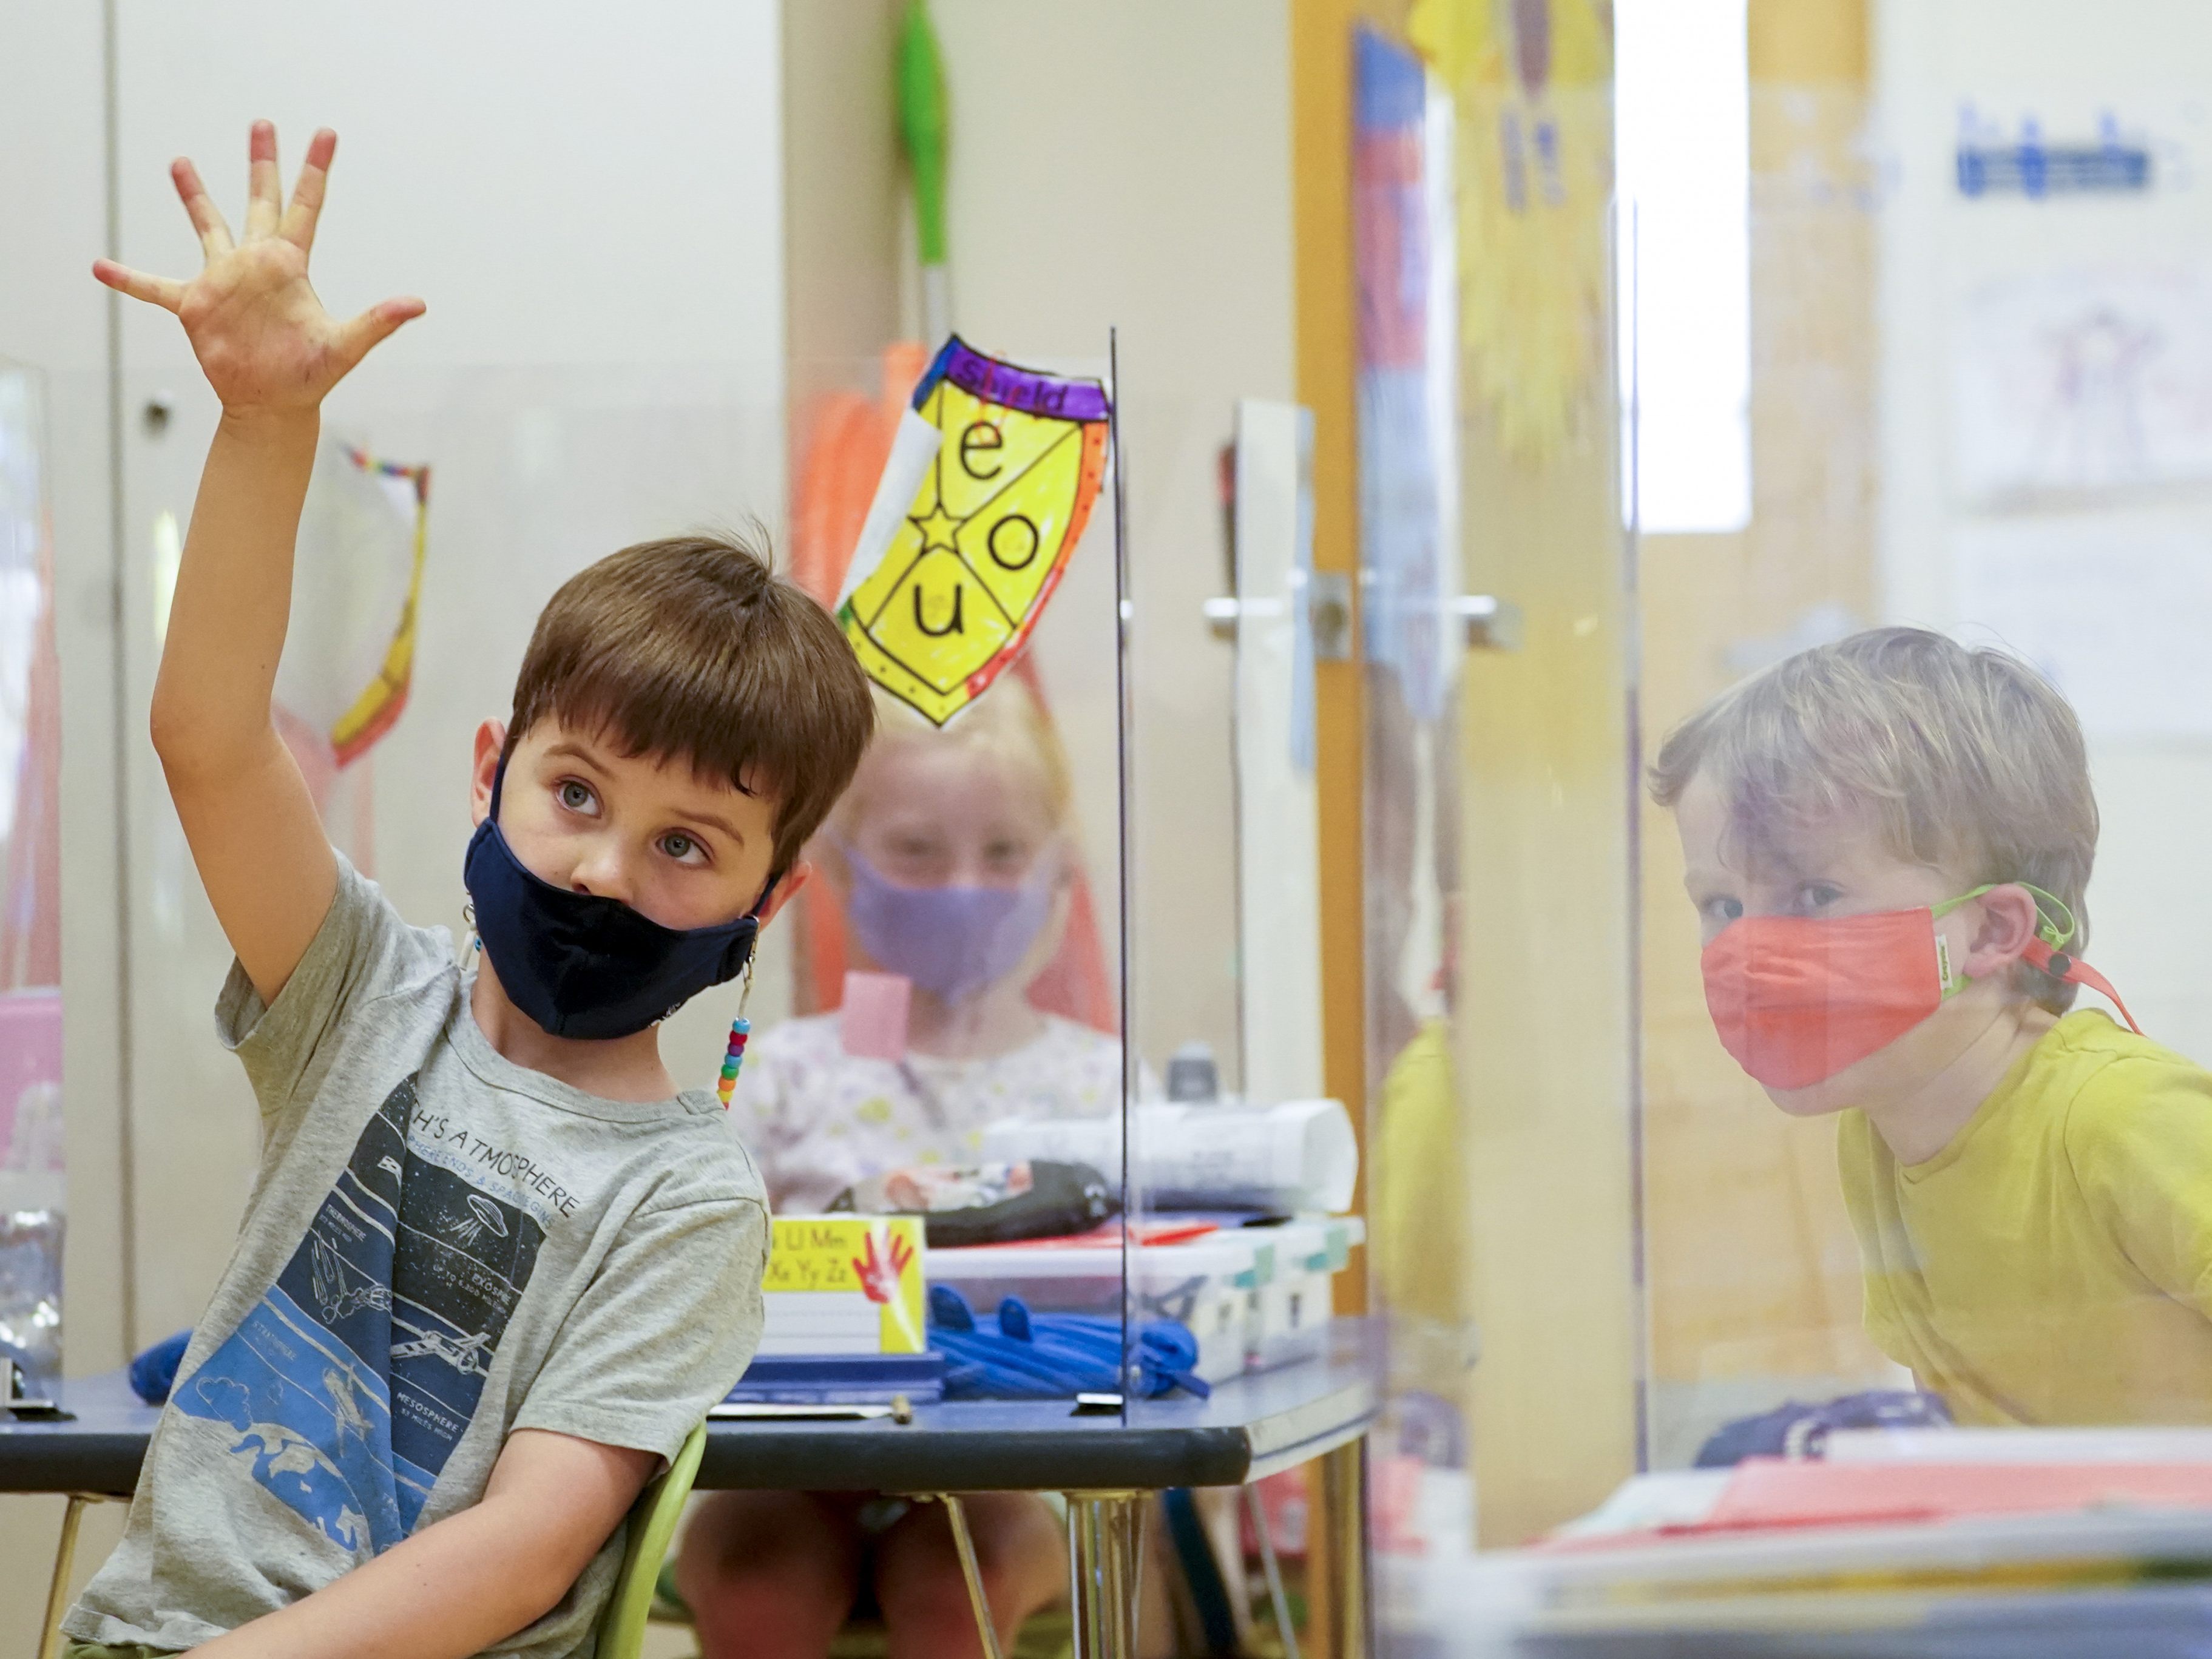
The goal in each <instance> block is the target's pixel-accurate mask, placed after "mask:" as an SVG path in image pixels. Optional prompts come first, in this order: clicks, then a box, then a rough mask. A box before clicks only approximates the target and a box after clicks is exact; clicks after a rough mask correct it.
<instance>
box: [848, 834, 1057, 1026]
mask: <svg viewBox="0 0 2212 1659" xmlns="http://www.w3.org/2000/svg"><path fill="white" fill-rule="evenodd" d="M842 851H843V853H844V854H845V863H846V865H847V866H848V868H849V869H850V870H851V871H852V873H853V894H852V897H851V899H850V901H849V902H848V903H847V905H846V908H845V918H846V920H847V921H849V922H850V923H851V924H852V927H853V933H854V938H855V939H858V941H859V942H860V948H861V949H862V950H863V951H866V952H867V953H868V955H869V956H870V957H872V958H873V959H874V960H875V961H876V962H877V963H879V964H880V965H881V966H882V967H883V968H884V969H886V970H887V971H888V972H890V973H894V974H903V975H906V977H907V978H908V979H910V980H912V981H914V982H915V984H916V985H917V986H919V987H921V989H923V990H925V991H927V992H929V993H930V994H932V995H933V996H935V997H938V998H939V999H941V1000H944V1001H946V1002H957V1001H958V1000H960V999H961V998H962V997H966V996H972V995H974V994H975V993H976V992H978V991H980V990H981V989H982V988H983V987H985V986H987V985H989V984H991V983H992V982H993V981H997V980H1001V979H1004V978H1005V977H1006V975H1008V974H1011V973H1012V972H1013V971H1014V969H1017V968H1018V967H1020V966H1021V963H1022V958H1023V957H1025V956H1027V955H1028V954H1029V952H1030V945H1034V944H1036V937H1037V935H1038V933H1041V932H1042V931H1043V928H1044V925H1045V922H1046V921H1047V920H1048V919H1049V918H1050V916H1051V915H1052V901H1053V894H1054V889H1055V888H1056V887H1057V886H1058V884H1059V881H1058V877H1059V862H1058V860H1056V859H1054V857H1052V856H1051V855H1050V854H1047V855H1045V856H1042V857H1040V858H1039V859H1038V860H1036V865H1035V866H1034V867H1033V868H1032V869H1031V870H1030V873H1029V875H1028V876H1027V877H1026V878H1024V880H1023V882H1022V884H1021V885H1020V886H1018V887H953V886H945V887H903V886H901V885H900V884H898V883H897V882H895V881H893V880H891V879H890V878H889V877H888V876H886V875H884V873H883V872H881V871H879V870H878V869H877V868H876V867H875V866H873V865H872V864H870V863H869V862H868V861H867V860H866V859H864V858H862V857H861V856H860V853H859V852H858V851H857V850H856V849H854V848H851V847H846V848H842Z"/></svg>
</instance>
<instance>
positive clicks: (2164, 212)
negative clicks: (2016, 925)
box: [1874, 0, 2212, 1060]
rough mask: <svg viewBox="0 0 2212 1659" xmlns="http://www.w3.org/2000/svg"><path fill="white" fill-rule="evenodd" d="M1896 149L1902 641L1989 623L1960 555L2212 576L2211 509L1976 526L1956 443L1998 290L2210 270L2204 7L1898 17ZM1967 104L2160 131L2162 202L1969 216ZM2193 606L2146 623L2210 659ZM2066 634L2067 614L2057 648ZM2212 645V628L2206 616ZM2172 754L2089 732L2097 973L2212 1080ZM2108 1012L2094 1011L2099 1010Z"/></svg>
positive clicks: (2211, 937)
mask: <svg viewBox="0 0 2212 1659" xmlns="http://www.w3.org/2000/svg"><path fill="white" fill-rule="evenodd" d="M1875 42H1876V51H1875V60H1874V61H1875V94H1876V102H1877V106H1878V110H1879V121H1880V125H1879V127H1878V134H1879V149H1880V153H1881V155H1882V157H1883V158H1884V162H1885V165H1886V167H1887V169H1888V172H1889V177H1890V189H1889V191H1888V192H1887V196H1886V197H1885V200H1884V204H1883V207H1882V211H1881V256H1880V257H1881V471H1882V477H1883V489H1882V511H1881V574H1882V581H1883V605H1884V610H1885V611H1886V613H1887V616H1888V617H1893V618H1895V619H1899V620H1912V621H1928V622H1932V623H1937V624H1939V625H1945V626H1948V625H1953V624H1955V623H1972V622H1973V621H1974V620H1975V618H1974V617H1972V616H1970V615H1965V614H1962V612H1963V609H1964V608H1963V607H1962V606H1961V605H1960V599H1959V595H1958V593H1957V591H1956V586H1955V584H1956V582H1957V580H1958V576H1959V562H1958V551H1959V543H1960V538H1961V537H1962V536H1974V535H1986V534H1990V533H1993V532H1994V533H1997V534H2004V533H2008V532H2010V531H2012V530H2014V529H2017V528H2020V527H2021V526H2033V525H2037V524H2040V525H2042V526H2049V527H2055V528H2056V529H2057V531H2058V532H2060V533H2061V534H2063V535H2065V536H2066V537H2068V538H2069V540H2070V541H2071V543H2072V544H2073V545H2074V547H2075V549H2077V550H2078V553H2079V556H2081V557H2082V558H2085V559H2087V560H2089V561H2092V562H2093V561H2095V560H2097V559H2099V558H2101V557H2107V556H2112V555H2115V554H2124V553H2126V552H2127V550H2129V549H2130V548H2131V547H2132V546H2135V545H2137V544H2141V543H2142V541H2143V540H2144V539H2145V538H2166V537H2172V538H2174V544H2175V545H2176V546H2177V547H2179V549H2181V550H2183V553H2182V562H2183V563H2193V562H2195V561H2196V559H2197V557H2198V556H2199V551H2198V550H2201V552H2202V553H2203V554H2204V555H2212V489H2209V488H2208V487H2206V486H2204V485H2202V484H2199V485H2196V486H2191V487H2185V488H2179V489H2171V490H2166V491H2160V492H2154V493H2152V492H2141V491H2138V492H2136V494H2135V495H2134V496H2133V497H2132V498H2130V499H2128V500H2125V501H2123V500H2119V499H2117V498H2115V499H2112V500H2106V501H2097V500H2087V499H2084V500H2079V501H2063V502H2045V503H2042V504H2039V505H2036V506H2032V507H2025V508H2022V509H2021V510H2018V511H2015V512H2008V513H2006V512H1990V511H1988V510H1981V509H1976V508H1973V507H1969V506H1967V505H1966V504H1965V503H1964V502H1963V501H1961V499H1960V493H1959V489H1958V458H1957V456H1956V455H1955V454H1954V441H1953V434H1952V431H1951V426H1950V418H1949V407H1950V396H1951V388H1952V381H1953V376H1954V373H1955V372H1956V370H1957V368H1958V366H1959V364H1960V361H1961V357H1962V353H1963V351H1964V349H1965V344H1966V342H1965V339H1964V337H1963V336H1962V334H1961V325H1962V322H1963V320H1964V319H1965V318H1966V316H1967V315H1968V314H1969V313H1968V311H1967V309H1966V300H1967V296H1969V295H1971V294H1972V292H1973V291H1974V290H1975V289H1977V288H1978V287H1979V286H1980V285H1982V284H1983V283H1986V282H1988V281H1989V280H1990V279H1991V278H1994V277H1999V276H2007V275H2011V274H2015V273H2023V272H2026V273H2035V272H2045V271H2059V270H2078V269H2084V268H2090V269H2103V270H2161V269H2163V270H2188V271H2196V272H2202V271H2204V270H2207V269H2208V268H2212V192H2208V191H2207V190H2206V189H2205V187H2204V184H2203V178H2204V167H2205V166H2206V163H2207V160H2208V158H2212V150H2208V148H2207V140H2208V138H2212V128H2208V125H2207V120H2208V117H2207V112H2206V110H2205V108H2204V106H2203V86H2204V84H2205V80H2206V76H2207V75H2208V72H2212V12H2208V11H2207V10H2206V9H2204V8H2203V7H2201V6H2197V5H2193V4H2191V3H2189V0H2112V3H2110V4H2106V5H2101V6H2099V7H2097V8H2095V9H2094V10H2093V12H2085V11H2083V10H2082V9H2080V8H2078V7H2074V6H2069V5H2064V4H2062V3H2058V0H2019V3H2007V0H1887V3H1882V4H1880V5H1878V6H1877V7H1876V9H1875ZM1967 103H1971V104H1972V105H1973V106H1975V108H1976V109H1977V110H1978V111H1979V112H1982V113H1983V114H1984V115H1985V116H1987V117H1990V118H1994V119H1996V120H1997V121H1999V122H2001V123H2002V124H2003V125H2004V127H2005V129H2006V131H2008V132H2016V131H2017V130H2018V123H2019V121H2020V120H2021V118H2023V117H2027V116H2035V117H2039V118H2040V119H2041V121H2042V123H2043V126H2044V129H2045V133H2046V136H2047V137H2049V138H2051V140H2053V141H2059V140H2064V139H2069V138H2071V139H2077V140H2078V139H2082V138H2087V137H2093V135H2094V133H2095V131H2096V123H2097V120H2098V118H2099V117H2100V113H2102V112H2105V111H2107V110H2109V111H2110V112H2112V114H2113V115H2114V116H2116V117H2117V118H2118V120H2119V122H2120V124H2121V125H2122V127H2123V129H2124V130H2125V131H2130V132H2136V131H2140V132H2145V133H2148V136H2149V137H2150V138H2151V140H2152V148H2153V150H2154V167H2155V168H2156V172H2155V180H2156V184H2155V187H2154V189H2153V190H2152V191H2150V192H2149V193H2148V194H2146V195H2142V196H2124V197H2101V198H2082V197H2073V198H2065V199H2060V198H2053V199H2051V200H2049V201H2045V202H2043V203H2033V202H2027V201H2025V200H2022V199H2020V198H2018V197H2014V198H2010V199H2007V200H1983V201H1978V202H1977V201H1970V200H1967V199H1966V198H1964V197H1961V196H1960V193H1959V192H1958V191H1957V190H1956V188H1955V186H1954V183H1953V177H1952V169H1953V160H1952V158H1953V150H1954V143H1955V141H1956V138H1957V134H1958V123H1959V112H1960V107H1961V106H1962V105H1964V104H1967ZM2207 610H2212V605H2209V604H2208V603H2207V602H2206V601H2205V600H2203V599H2197V598H2193V597H2191V596H2190V594H2189V592H2188V582H2187V580H2184V581H2183V583H2182V584H2181V586H2180V589H2179V592H2178V594H2177V596H2176V597H2175V598H2174V599H2172V600H2170V601H2168V602H2165V603H2161V602H2160V601H2159V600H2157V599H2148V602H2147V603H2145V604H2144V605H2142V606H2141V607H2140V621H2141V623H2142V625H2143V627H2144V628H2145V629H2146V630H2148V629H2150V628H2152V627H2154V626H2155V625H2157V624H2159V623H2161V622H2162V621H2164V620H2166V618H2167V617H2172V616H2174V615H2176V614H2177V613H2178V614H2179V615H2180V616H2182V617H2185V618H2187V620H2185V621H2183V622H2182V623H2181V625H2180V628H2179V635H2181V636H2182V637H2183V639H2184V640H2185V641H2193V640H2194V639H2197V638H2201V637H2202V632H2203V629H2202V628H2201V627H2199V626H2197V623H2196V618H2197V616H2198V615H2199V614H2200V613H2202V612H2203V611H2207ZM2070 620H2071V619H2070V618H2069V617H2065V616H2063V615H2062V616H2060V617H2058V618H2057V624H2056V625H2057V627H2058V628H2059V629H2061V630H2062V631H2063V629H2065V628H2066V627H2067V626H2069V623H2070ZM2202 621H2203V624H2205V625H2212V615H2207V616H2203V617H2202ZM2142 639H2143V640H2144V641H2157V642H2156V643H2155V644H2152V643H2145V644H2144V645H2142V647H2139V648H2140V649H2141V650H2142V652H2143V653H2146V657H2147V659H2155V660H2153V661H2152V662H2151V665H2152V667H2153V668H2154V672H2155V673H2156V675H2157V676H2158V678H2160V679H2162V680H2164V681H2166V684H2169V685H2170V686H2172V692H2171V694H2170V695H2172V696H2176V697H2183V696H2190V697H2193V698H2194V699H2195V701H2196V702H2197V703H2199V704H2202V703H2203V700H2204V699H2203V692H2202V690H2201V688H2200V687H2197V685H2195V684H2194V683H2193V682H2185V680H2184V678H2183V677H2182V676H2183V671H2184V670H2185V669H2186V668H2187V667H2188V666H2189V665H2190V663H2191V661H2192V660H2193V659H2195V657H2196V652H2195V649H2194V648H2193V646H2192V645H2191V644H2189V643H2177V642H2176V635H2175V634H2174V633H2173V632H2167V633H2164V634H2153V633H2150V632H2148V631H2146V632H2144V633H2143V635H2142ZM2197 724H2198V726H2199V731H2198V732H2197V733H2195V734H2188V735H2178V736H2174V737H2170V738H2165V739H2162V740H2158V741H2150V740H2144V739H2140V738H2138V739H2134V740H2118V739H2115V738H2108V737H2100V736H2099V735H2097V734H2095V733H2092V736H2091V744H2090V750H2091V754H2090V760H2091V769H2092V774H2093V780H2094V782H2095V784H2096V787H2097V793H2098V799H2099V804H2100V807H2101V809H2102V811H2103V815H2104V833H2103V838H2102V842H2101V845H2100V856H2099V860H2098V866H2097V873H2096V876H2095V878H2094V879H2093V881H2092V883H2091V885H2090V888H2089V908H2090V911H2091V915H2092V917H2093V927H2094V932H2093V937H2092V941H2091V956H2092V958H2093V960H2094V961H2095V962H2096V963H2097V965H2098V966H2099V967H2100V968H2101V969H2103V970H2104V971H2105V973H2106V975H2107V976H2108V977H2109V978H2111V979H2112V981H2113V982H2114V983H2115V984H2116V985H2117V986H2118V987H2120V989H2121V991H2122V993H2123V994H2124V995H2125V996H2126V997H2127V998H2128V1000H2129V1004H2130V1007H2132V1008H2133V1009H2134V1011H2135V1013H2136V1017H2137V1018H2139V1019H2141V1020H2142V1023H2143V1024H2144V1026H2145V1028H2146V1029H2147V1030H2149V1031H2150V1032H2151V1033H2152V1034H2153V1035H2154V1036H2156V1037H2158V1038H2159V1039H2160V1041H2162V1042H2166V1043H2168V1044H2170V1045H2171V1046H2172V1047H2174V1048H2179V1049H2180V1050H2181V1051H2182V1052H2184V1053H2185V1054H2190V1055H2191V1056H2192V1057H2193V1058H2195V1059H2197V1060H2212V889H2208V888H2207V886H2206V884H2205V883H2204V881H2203V878H2202V859H2201V855H2200V854H2199V851H2198V842H2199V841H2200V839H2201V837H2200V836H2198V834H2197V825H2198V824H2199V823H2201V822H2202V821H2203V809H2204V807H2205V806H2206V805H2212V725H2207V724H2206V723H2205V722H2203V720H2202V719H2201V718H2200V719H2199V720H2198V721H2197ZM2091 1001H2092V1002H2093V999H2091Z"/></svg>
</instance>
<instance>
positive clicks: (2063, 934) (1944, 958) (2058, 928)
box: [1929, 881, 2077, 997]
mask: <svg viewBox="0 0 2212 1659" xmlns="http://www.w3.org/2000/svg"><path fill="white" fill-rule="evenodd" d="M1999 887H2025V888H2027V890H2028V891H2029V892H2030V893H2032V894H2033V895H2034V896H2035V936H2036V937H2037V938H2038V939H2041V940H2042V941H2043V942H2044V943H2045V945H2049V946H2050V947H2051V949H2052V950H2054V951H2063V950H2064V949H2065V948H2066V942H2067V941H2068V940H2069V939H2072V938H2073V937H2074V935H2075V932H2076V931H2077V927H2076V924H2075V920H2074V912H2073V911H2072V910H2071V909H2070V908H2068V906H2067V905H2066V903H2065V902H2064V901H2063V900H2062V899H2058V898H2054V897H2053V896H2051V894H2049V893H2046V892H2045V891H2044V890H2042V889H2041V888H2040V887H2037V886H2034V885H2033V884H2030V883H2027V882H2024V881H2020V882H1996V881H1992V882H1984V884H1982V885H1981V886H1979V887H1977V888H1976V889H1974V890H1973V891H1972V892H1971V893H1961V894H1960V895H1959V896H1958V897H1956V898H1954V899H1946V900H1944V901H1943V902H1942V903H1941V904H1935V905H1930V906H1929V915H1934V916H1936V917H1939V918H1940V917H1942V916H1948V915H1950V914H1951V912H1952V911H1954V910H1955V909H1957V908H1959V907H1960V905H1962V904H1971V903H1972V902H1974V901H1975V900H1976V899H1978V898H1979V897H1981V896H1982V895H1983V894H1984V893H1988V892H1992V891H1994V890H1996V889H1997V888H1999ZM1936 970H1937V972H1938V973H1939V974H1940V975H1942V981H1943V994H1944V995H1945V996H1947V997H1948V996H1951V995H1953V994H1956V993H1957V992H1959V991H1960V990H1963V989H1964V988H1965V987H1966V975H1964V974H1959V975H1955V976H1954V975H1953V974H1952V972H1951V947H1950V943H1949V941H1948V940H1947V939H1944V937H1943V936H1942V934H1941V933H1938V934H1936Z"/></svg>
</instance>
